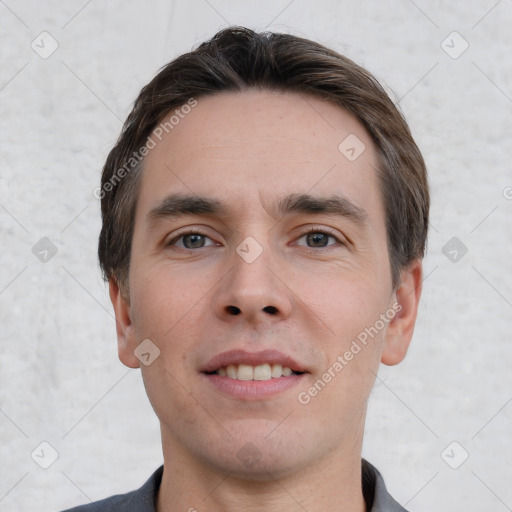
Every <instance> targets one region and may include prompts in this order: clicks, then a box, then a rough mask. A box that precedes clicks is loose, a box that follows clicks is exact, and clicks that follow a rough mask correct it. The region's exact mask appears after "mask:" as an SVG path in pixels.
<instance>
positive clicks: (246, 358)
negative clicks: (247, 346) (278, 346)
mask: <svg viewBox="0 0 512 512" xmlns="http://www.w3.org/2000/svg"><path fill="white" fill-rule="evenodd" d="M265 363H269V364H280V365H281V366H287V367H288V368H290V369H291V370H292V371H294V372H306V371H307V370H306V369H305V368H304V367H303V366H301V365H300V364H299V363H298V362H297V361H295V360H294V359H293V358H292V357H290V356H288V355H286V354H283V353H282V352H279V351H278V350H273V349H268V350H260V351H258V352H248V351H247V350H243V349H236V350H228V351H227V352H222V353H221V354H218V355H216V356H214V357H212V359H210V361H208V363H207V364H206V365H205V366H204V368H203V369H202V371H203V372H204V373H212V372H215V371H216V370H218V369H219V368H225V367H226V366H229V365H230V364H248V365H250V366H258V365H261V364H265Z"/></svg>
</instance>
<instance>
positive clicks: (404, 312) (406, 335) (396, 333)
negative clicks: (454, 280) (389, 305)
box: [381, 259, 423, 366]
mask: <svg viewBox="0 0 512 512" xmlns="http://www.w3.org/2000/svg"><path fill="white" fill-rule="evenodd" d="M422 278H423V268H422V264H421V260H420V259H417V260H414V261H413V263H411V265H409V266H408V267H407V269H405V270H403V271H402V274H401V280H400V286H399V288H398V290H397V291H396V293H395V299H396V303H395V305H394V306H393V307H394V309H395V310H396V314H395V316H394V317H393V319H392V320H391V321H390V322H389V324H388V328H387V330H386V336H385V339H384V347H383V351H382V358H381V361H382V363H384V364H386V365H388V366H393V365H395V364H398V363H400V362H401V361H402V360H403V359H404V357H405V355H406V354H407V349H408V348H409V344H410V342H411V338H412V333H413V332H414V325H415V323H416V315H417V313H418V305H419V301H420V296H421V288H422Z"/></svg>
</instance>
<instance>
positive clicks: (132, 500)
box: [62, 466, 163, 512]
mask: <svg viewBox="0 0 512 512" xmlns="http://www.w3.org/2000/svg"><path fill="white" fill-rule="evenodd" d="M162 472H163V466H160V467H159V468H158V469H157V470H156V471H155V472H154V473H153V474H152V475H151V477H150V478H149V480H147V482H146V483H145V484H144V485H143V486H142V487H141V488H140V489H137V490H136V491H131V492H128V493H126V494H116V495H115V496H111V497H110V498H105V499H103V500H100V501H95V502H93V503H89V504H87V505H79V506H78V507H73V508H69V509H66V510H63V511H62V512H110V511H112V512H114V511H115V512H135V511H137V512H155V498H156V494H157V491H158V488H159V487H160V482H161V481H162Z"/></svg>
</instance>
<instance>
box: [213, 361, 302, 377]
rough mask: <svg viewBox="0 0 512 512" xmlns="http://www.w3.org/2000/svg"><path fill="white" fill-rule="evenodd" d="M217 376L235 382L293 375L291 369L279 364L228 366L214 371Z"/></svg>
mask: <svg viewBox="0 0 512 512" xmlns="http://www.w3.org/2000/svg"><path fill="white" fill-rule="evenodd" d="M216 373H217V375H221V376H222V377H229V378H230V379H237V380H270V379H278V378H279V377H288V376H290V375H292V374H293V371H292V370H291V368H288V367H287V366H282V365H280V364H268V363H265V364H260V365H258V366H251V365H249V364H239V365H236V364H230V365H229V366H226V367H224V368H219V369H218V370H217V371H216Z"/></svg>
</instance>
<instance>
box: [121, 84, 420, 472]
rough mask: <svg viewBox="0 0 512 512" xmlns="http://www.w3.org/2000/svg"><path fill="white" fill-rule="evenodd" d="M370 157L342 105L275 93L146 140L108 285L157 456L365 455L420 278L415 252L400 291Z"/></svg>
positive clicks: (222, 466) (247, 466) (277, 467)
mask: <svg viewBox="0 0 512 512" xmlns="http://www.w3.org/2000/svg"><path fill="white" fill-rule="evenodd" d="M349 136H350V138H349V139H347V141H345V139H346V138H347V137H349ZM355 137H357V139H356V138H355ZM343 141H345V142H343ZM340 144H341V146H340ZM363 144H364V146H363ZM351 148H353V151H352V149H351ZM363 148H364V149H363ZM361 151H362V152H361ZM359 153H360V154H359ZM354 156H356V157H357V158H354ZM377 166H378V162H377V159H376V151H375V147H374V145H373V143H372V141H371V138H370V137H369V135H368V134H367V133H366V131H365V130H364V128H363V127H362V126H361V124H360V123H359V122H358V121H357V120H356V119H355V118H354V117H352V116H351V115H350V114H348V113H347V112H345V111H343V110H342V109H340V108H339V107H337V106H335V105H333V104H330V103H327V102H324V101H322V100H320V99H317V98H314V97H308V96H304V95H298V94H295V93H276V92H265V91H249V92H233V93H231V92H230V93H221V94H216V95H212V96H208V97H204V98H199V99H198V104H197V106H196V107H195V108H194V109H192V110H191V112H190V113H189V114H187V116H186V117H184V118H183V119H181V120H180V122H179V124H177V125H176V126H174V128H173V129H172V131H170V132H169V133H168V134H164V137H162V140H161V141H159V142H158V143H157V145H156V147H155V148H154V149H152V150H151V151H150V153H149V154H148V156H147V157H146V160H145V164H144V171H143V175H142V181H141V187H140V191H139V198H138V204H137V210H136V218H135V229H134V236H133V245H132V254H131V264H130V271H129V300H126V299H123V296H122V294H121V293H119V289H118V288H117V285H116V284H115V282H114V281H111V297H112V300H113V303H114V307H115V310H116V316H117V320H118V339H119V354H120V358H121V360H122V361H123V362H124V363H125V364H126V365H128V366H131V367H138V366H140V367H141V370H142V375H143V379H144V383H145V387H146V390H147V393H148V396H149V399H150V401H151V403H152V405H153V407H154V409H155V411H156V414H157V415H158V417H159V419H160V423H161V427H162V439H163V445H164V455H165V452H166V450H168V451H169V453H171V452H172V453H173V456H174V457H178V458H181V459H182V460H183V461H187V462H188V463H189V464H197V465H200V466H203V467H209V468H210V469H214V470H219V471H223V472H232V473H234V474H240V475H244V476H248V475H250V476H251V477H253V478H255V479H256V478H265V475H268V473H267V472H268V471H271V472H272V474H273V475H274V476H276V475H279V474H282V475H285V474H288V473H290V472H293V471H298V470H300V469H304V468H307V467H311V466H312V465H314V464H320V463H324V464H327V461H329V460H334V459H335V456H339V458H349V457H352V456H354V453H357V451H358V449H359V453H358V454H357V457H359V455H360V445H361V439H362V430H363V425H364V417H365V412H366V403H367V399H368V396H369V393H370V389H371V387H372V384H373V382H374V379H375V373H376V372H377V369H378V364H379V362H380V361H381V360H382V361H383V362H385V363H387V364H394V363H396V362H398V361H400V360H401V359H402V358H403V357H404V355H405V352H406V349H407V345H408V342H409V340H410V336H411V335H412V328H413V325H414V318H415V314H416V307H417V300H418V298H419V289H420V281H421V279H420V277H421V266H420V264H419V263H416V264H415V265H413V266H411V268H410V269H409V270H408V271H407V272H405V271H404V273H403V281H402V286H401V287H400V288H399V289H398V291H394V290H393V287H392V283H391V272H390V263H389V259H388V249H387V240H386V228H385V216H384V208H383V202H382V198H381V195H380V191H379V186H378V181H377V176H376V171H375V169H376V167H377ZM365 334H366V336H365ZM143 340H151V342H147V341H146V342H145V343H146V345H142V346H141V347H145V352H144V353H145V354H146V355H145V356H143V357H145V358H146V361H144V359H143V361H144V362H146V363H150V364H141V363H140V362H139V359H138V358H137V357H136V355H135V354H136V353H138V354H139V356H140V351H141V349H140V348H138V347H139V344H140V343H141V342H142V341H143ZM148 343H149V344H148ZM158 350H159V354H158ZM147 354H149V356H148V355H147ZM157 355H158V357H156V356H157ZM153 359H154V360H153ZM339 458H338V460H339Z"/></svg>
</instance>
